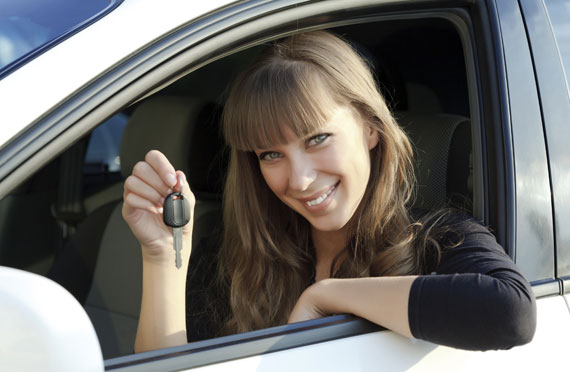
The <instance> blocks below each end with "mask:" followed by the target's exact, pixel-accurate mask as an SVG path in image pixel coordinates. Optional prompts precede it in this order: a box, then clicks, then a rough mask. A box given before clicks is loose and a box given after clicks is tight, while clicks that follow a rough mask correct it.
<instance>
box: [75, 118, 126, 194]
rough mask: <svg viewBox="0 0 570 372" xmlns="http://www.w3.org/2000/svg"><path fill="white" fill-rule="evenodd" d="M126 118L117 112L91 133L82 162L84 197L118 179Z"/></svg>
mask: <svg viewBox="0 0 570 372" xmlns="http://www.w3.org/2000/svg"><path fill="white" fill-rule="evenodd" d="M128 118H129V117H128V116H127V115H126V114H125V113H122V112H119V113H118V114H116V115H113V116H112V117H111V118H109V119H108V120H107V121H105V122H104V123H103V124H101V125H99V126H98V127H97V128H95V129H94V130H93V131H92V132H91V136H90V137H89V142H88V144H87V150H86V153H85V160H84V162H83V178H84V181H83V189H84V190H85V193H86V195H91V194H93V193H94V192H96V191H98V190H100V189H101V188H102V187H105V186H108V185H109V184H111V183H113V182H115V181H118V180H119V179H120V173H121V157H120V146H121V139H122V137H123V131H124V130H125V126H126V125H127V120H128Z"/></svg>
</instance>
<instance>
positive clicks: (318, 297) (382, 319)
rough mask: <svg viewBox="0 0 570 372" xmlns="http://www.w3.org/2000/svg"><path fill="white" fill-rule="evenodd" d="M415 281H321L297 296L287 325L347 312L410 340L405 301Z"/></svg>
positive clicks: (401, 278)
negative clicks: (297, 299) (297, 298)
mask: <svg viewBox="0 0 570 372" xmlns="http://www.w3.org/2000/svg"><path fill="white" fill-rule="evenodd" d="M415 279H416V276H396V277H378V278H357V279H324V280H321V281H319V282H317V283H315V284H314V285H312V286H311V287H309V288H308V289H307V290H306V291H305V292H304V293H303V294H302V295H301V298H300V299H299V301H298V302H297V305H296V306H295V308H294V309H293V311H292V312H291V316H290V318H289V323H294V322H298V321H302V320H309V319H316V318H319V317H322V316H325V315H328V314H345V313H348V314H354V315H356V316H359V317H361V318H364V319H367V320H369V321H371V322H373V323H376V324H379V325H381V326H383V327H386V328H388V329H391V330H393V331H395V332H397V333H399V334H401V335H404V336H406V337H412V333H411V331H410V325H409V324H410V323H409V321H408V299H409V297H410V288H411V287H412V283H413V282H414V280H415Z"/></svg>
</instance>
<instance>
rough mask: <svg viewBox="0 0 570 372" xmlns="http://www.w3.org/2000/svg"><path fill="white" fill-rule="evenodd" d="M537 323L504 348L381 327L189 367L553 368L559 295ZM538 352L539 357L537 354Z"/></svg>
mask: <svg viewBox="0 0 570 372" xmlns="http://www.w3.org/2000/svg"><path fill="white" fill-rule="evenodd" d="M537 307H538V309H537V310H538V327H537V330H536V334H535V337H534V340H533V342H532V343H530V344H528V345H525V346H521V347H516V348H513V349H511V350H508V351H488V352H484V353H481V352H472V351H465V350H457V349H453V348H449V347H444V346H438V345H435V344H432V343H429V342H425V341H421V340H412V339H408V338H405V337H402V336H399V335H397V334H395V333H393V332H390V331H380V332H375V333H370V334H366V335H361V336H355V337H349V338H344V339H339V340H334V341H329V342H324V343H320V344H314V345H309V346H304V347H300V348H294V349H290V350H285V351H280V352H275V353H270V354H265V355H258V356H255V357H250V358H244V359H238V360H233V361H230V362H226V363H220V364H213V365H209V366H205V367H201V368H197V369H192V371H204V372H214V371H259V372H263V371H284V372H285V371H287V372H289V371H298V370H321V371H339V372H340V371H343V372H345V371H378V370H386V371H438V372H444V371H450V372H451V371H453V372H454V371H478V372H480V371H484V370H489V371H500V370H503V371H512V370H517V366H518V367H520V369H519V370H521V371H522V370H525V371H532V370H536V371H538V370H543V371H549V370H557V369H561V368H563V366H564V365H565V364H567V363H568V362H567V360H566V352H567V350H566V346H565V342H566V337H565V335H569V334H570V317H568V308H567V307H566V303H565V301H564V298H563V297H562V296H553V297H548V298H544V299H541V300H538V302H537ZM539 355H540V357H538V356H539Z"/></svg>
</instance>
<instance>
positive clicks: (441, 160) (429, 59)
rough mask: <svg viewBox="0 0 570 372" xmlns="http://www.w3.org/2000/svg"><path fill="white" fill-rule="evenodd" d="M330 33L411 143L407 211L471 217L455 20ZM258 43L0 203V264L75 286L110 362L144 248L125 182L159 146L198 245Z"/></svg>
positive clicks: (216, 200)
mask: <svg viewBox="0 0 570 372" xmlns="http://www.w3.org/2000/svg"><path fill="white" fill-rule="evenodd" d="M332 31H334V32H335V33H337V34H338V35H341V36H343V37H344V38H345V39H347V40H349V41H350V42H351V43H352V44H353V46H354V47H355V48H356V49H357V51H358V52H359V53H360V54H361V55H362V56H363V57H364V58H365V59H367V61H368V62H369V63H370V65H371V66H372V68H373V69H374V72H375V75H376V78H377V80H378V84H379V86H380V88H381V90H382V92H383V94H384V96H385V98H386V100H387V101H388V102H389V106H390V107H391V109H392V110H393V112H394V115H395V116H396V117H397V119H398V121H399V123H400V124H401V125H402V126H403V127H404V128H405V130H406V131H407V133H408V134H409V135H410V137H411V139H412V141H413V143H414V148H415V156H416V176H417V179H418V185H419V189H418V193H417V200H416V202H415V205H414V207H416V208H423V209H433V208H439V207H442V206H445V205H451V206H454V207H456V208H458V209H460V210H462V211H465V212H466V213H472V212H473V209H472V208H473V207H472V205H473V202H474V200H473V199H474V192H473V185H474V184H475V183H476V182H480V181H478V180H474V179H473V178H474V175H473V155H472V153H473V146H472V130H473V129H472V126H471V119H470V118H471V113H470V106H469V92H468V83H467V74H466V64H465V60H464V50H463V46H462V41H461V39H460V36H459V34H458V32H457V30H456V28H455V26H454V25H453V24H452V23H451V22H449V21H447V20H445V19H442V18H428V19H398V20H389V21H386V20H385V21H378V22H371V23H362V24H354V25H347V26H341V27H336V28H334V29H332ZM262 47H263V45H258V46H254V47H250V48H248V49H244V50H242V51H239V52H237V53H234V54H232V55H229V56H226V57H223V58H221V59H218V60H217V61H215V62H212V63H210V64H208V65H205V66H203V67H201V68H200V69H198V70H196V71H193V72H191V73H189V74H187V75H185V76H183V77H181V78H179V79H178V80H176V81H174V82H173V83H171V84H170V85H168V86H166V87H164V88H162V89H161V90H159V91H158V92H154V93H153V94H151V95H149V96H146V97H144V98H143V99H140V100H139V101H137V102H135V103H134V104H132V105H130V106H129V107H125V108H124V109H123V110H122V111H120V112H118V113H115V114H114V115H113V116H112V117H111V118H110V119H109V120H107V121H106V122H104V123H101V125H100V126H98V127H97V128H96V129H95V130H94V131H93V132H92V133H90V134H89V135H88V136H86V137H84V138H82V139H81V140H79V141H78V142H76V143H75V144H74V145H73V146H71V147H70V148H69V149H68V150H66V151H65V152H64V153H63V154H62V155H60V156H59V157H58V158H56V159H54V160H52V161H51V162H50V163H49V164H48V165H47V166H45V167H44V168H43V169H42V170H41V171H39V172H38V173H37V174H35V175H33V176H32V177H31V178H29V179H28V180H27V181H26V182H25V183H24V184H22V185H20V186H19V187H18V188H17V189H15V190H13V191H12V192H11V193H10V194H9V195H8V196H7V197H5V198H4V199H3V200H1V201H0V224H1V228H0V265H4V266H10V267H16V268H20V269H24V270H27V271H31V272H35V273H38V274H41V275H45V276H47V277H49V278H51V279H52V280H54V281H56V282H58V283H59V284H61V285H62V286H63V287H65V288H66V289H67V290H68V291H69V292H71V293H72V294H73V295H74V296H75V297H76V298H77V300H78V301H79V302H80V303H81V304H82V305H83V306H84V308H85V310H86V312H87V314H88V315H89V317H90V318H91V320H92V322H93V325H94V327H95V329H96V331H97V334H98V337H99V339H100V343H101V347H102V350H103V355H104V357H105V359H108V358H113V357H117V356H122V355H127V354H131V353H133V347H134V339H135V334H136V327H137V321H138V313H139V306H140V296H141V276H142V273H141V271H142V263H141V257H140V253H139V249H140V248H139V246H138V243H137V241H136V240H135V238H134V237H133V236H132V234H131V232H130V230H129V228H128V226H127V225H126V223H125V222H124V220H123V219H122V216H121V206H122V192H123V189H122V182H123V180H124V179H125V178H126V177H127V176H128V175H129V174H130V173H131V171H132V168H133V166H134V165H135V164H136V162H137V161H139V160H142V159H143V158H144V154H145V153H146V152H147V151H149V150H150V149H158V150H160V151H162V152H163V153H164V154H165V155H166V156H167V157H168V158H169V159H170V161H171V162H172V163H173V165H174V166H175V168H177V169H181V170H183V171H184V172H185V174H186V175H187V177H188V179H189V182H190V186H191V188H192V190H193V192H194V194H195V196H196V199H197V204H196V209H195V225H194V236H193V242H194V243H195V242H198V241H199V240H200V239H202V238H203V237H206V236H207V235H208V234H211V233H212V231H215V228H216V227H217V226H219V225H220V223H221V196H222V192H223V182H224V173H225V166H226V164H227V156H228V152H227V149H226V148H225V145H224V142H223V139H222V138H221V137H220V128H219V125H220V114H221V112H222V110H223V104H224V99H225V98H224V97H225V94H226V89H227V87H228V85H229V84H231V81H232V79H233V77H234V76H235V75H236V74H237V73H238V72H239V71H240V70H241V69H243V68H244V66H246V65H247V64H248V63H249V62H250V61H251V60H252V59H253V58H254V57H255V55H256V54H257V53H258V52H259V50H260V49H261V48H262ZM22 220H25V221H26V223H25V224H22V223H21V221H22ZM195 259H198V258H196V257H194V256H193V257H192V258H191V260H195Z"/></svg>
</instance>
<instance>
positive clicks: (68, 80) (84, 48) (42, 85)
mask: <svg viewBox="0 0 570 372" xmlns="http://www.w3.org/2000/svg"><path fill="white" fill-rule="evenodd" d="M231 2H232V1H231V0H211V1H196V2H194V1H192V2H190V1H186V0H169V1H161V2H159V1H155V0H124V1H123V2H122V3H121V4H120V5H119V6H118V7H117V8H116V9H115V10H114V11H112V12H111V13H109V14H108V15H106V16H105V17H103V18H101V19H100V20H98V21H97V22H95V23H93V24H92V25H90V26H88V27H86V28H84V29H82V30H81V31H80V32H78V33H76V34H75V35H73V36H71V37H69V38H68V39H66V40H64V41H63V42H61V43H60V44H58V45H57V46H55V47H53V48H51V49H49V50H47V51H46V52H45V53H43V54H42V55H41V56H39V57H37V58H35V59H34V60H32V61H30V62H29V63H27V64H25V65H23V66H22V67H20V68H19V69H17V70H16V71H14V72H13V73H11V74H9V75H8V76H6V77H4V78H3V79H2V80H0V102H2V103H3V104H2V110H1V111H0V123H2V125H0V147H2V146H3V145H4V144H5V143H6V142H7V141H9V139H10V138H12V137H14V136H15V135H16V134H18V133H19V132H20V131H22V130H24V129H25V128H26V127H27V126H28V125H30V124H31V123H33V122H34V121H35V120H37V119H38V118H39V117H41V116H42V115H43V114H44V113H45V112H47V111H49V109H50V108H52V107H54V106H55V105H57V104H58V103H59V102H61V101H62V100H63V99H65V98H66V97H68V96H69V95H70V94H72V93H73V92H75V91H77V90H78V89H80V88H81V87H82V86H84V85H85V84H87V83H88V82H89V81H91V80H92V79H93V78H94V77H96V76H98V75H100V74H101V73H103V72H104V71H106V70H109V69H111V68H112V67H113V66H115V65H116V64H118V63H119V62H120V61H122V60H124V59H125V58H126V57H128V56H130V55H132V54H134V53H136V52H137V51H139V50H141V49H142V48H143V47H144V46H145V45H148V44H149V43H151V42H152V41H153V40H155V39H158V38H161V37H162V36H164V35H166V34H168V33H169V32H170V31H171V30H175V29H177V28H178V27H179V26H181V25H183V24H185V23H188V22H191V21H192V20H195V19H198V18H199V17H201V16H202V15H204V14H207V13H209V12H211V11H213V10H215V9H217V8H220V7H222V6H224V5H226V4H229V3H231Z"/></svg>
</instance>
